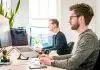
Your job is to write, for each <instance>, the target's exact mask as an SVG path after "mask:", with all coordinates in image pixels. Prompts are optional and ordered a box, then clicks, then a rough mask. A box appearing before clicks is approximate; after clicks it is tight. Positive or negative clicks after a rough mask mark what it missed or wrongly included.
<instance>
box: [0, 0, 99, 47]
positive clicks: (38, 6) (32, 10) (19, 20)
mask: <svg viewBox="0 0 100 70" xmlns="http://www.w3.org/2000/svg"><path fill="white" fill-rule="evenodd" d="M0 1H1V0H0ZM2 1H3V4H4V7H5V9H7V10H8V11H9V10H10V9H11V8H13V9H15V7H16V3H17V2H18V0H2ZM76 3H86V4H89V5H91V6H92V8H93V10H94V13H95V15H94V17H93V19H92V21H91V25H89V28H91V29H93V31H94V32H95V33H96V34H97V36H98V38H99V39H100V31H99V30H100V27H99V26H100V24H99V22H100V20H99V18H100V9H99V6H100V0H21V2H20V7H19V10H18V13H17V15H16V17H15V21H14V26H13V28H18V27H23V28H25V29H26V30H27V34H28V43H29V44H30V43H31V42H30V36H32V37H36V36H40V37H42V38H45V41H48V37H47V36H48V35H47V34H48V19H50V18H56V19H58V20H59V23H60V30H61V31H62V32H64V34H65V36H66V39H67V41H68V42H70V41H75V40H77V33H76V31H72V30H71V29H70V24H69V23H68V11H69V6H70V5H72V4H76ZM49 35H50V34H49ZM4 39H5V40H6V39H7V38H4ZM31 45H32V44H31Z"/></svg>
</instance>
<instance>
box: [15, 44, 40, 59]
mask: <svg viewBox="0 0 100 70" xmlns="http://www.w3.org/2000/svg"><path fill="white" fill-rule="evenodd" d="M14 48H15V49H16V50H17V51H18V52H19V53H20V54H21V55H22V56H23V57H26V58H27V57H28V58H37V56H38V53H37V52H36V51H35V50H34V49H33V48H31V47H30V46H14Z"/></svg>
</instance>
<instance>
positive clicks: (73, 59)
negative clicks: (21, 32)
mask: <svg viewBox="0 0 100 70" xmlns="http://www.w3.org/2000/svg"><path fill="white" fill-rule="evenodd" d="M69 10H70V11H69V13H70V16H69V17H70V19H69V23H70V25H71V29H72V30H77V32H79V33H80V34H79V39H78V42H77V45H76V46H74V48H73V50H72V53H71V54H69V55H63V56H52V57H50V56H46V55H41V56H40V62H41V63H43V64H47V65H51V66H55V67H60V68H65V69H67V70H93V67H94V65H95V63H96V60H97V57H98V54H99V42H98V38H97V36H96V34H95V33H94V32H93V31H92V30H91V29H88V25H89V23H90V21H91V19H92V17H93V15H94V13H93V9H92V8H91V7H90V6H89V5H87V4H84V3H80V4H75V5H72V6H71V7H70V8H69Z"/></svg>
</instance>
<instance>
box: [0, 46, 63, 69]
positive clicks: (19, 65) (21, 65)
mask: <svg viewBox="0 0 100 70" xmlns="http://www.w3.org/2000/svg"><path fill="white" fill-rule="evenodd" d="M7 49H9V47H7ZM10 49H11V47H10ZM0 55H1V54H0ZM9 55H10V60H11V61H12V63H11V64H8V65H0V70H55V69H56V70H65V69H61V68H56V67H52V66H47V67H43V68H39V69H30V66H33V67H34V64H35V65H38V64H39V59H38V58H34V59H29V60H18V59H17V58H18V56H19V53H18V52H17V51H16V50H15V49H14V50H12V51H11V52H10V54H9ZM34 61H35V62H34Z"/></svg>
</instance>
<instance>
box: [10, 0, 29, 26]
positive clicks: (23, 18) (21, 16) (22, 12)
mask: <svg viewBox="0 0 100 70" xmlns="http://www.w3.org/2000/svg"><path fill="white" fill-rule="evenodd" d="M17 2H18V0H11V7H12V8H13V9H15V7H16V4H17ZM28 23H29V0H21V2H20V7H19V11H18V13H17V15H16V18H15V22H14V27H26V26H27V25H28Z"/></svg>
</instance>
